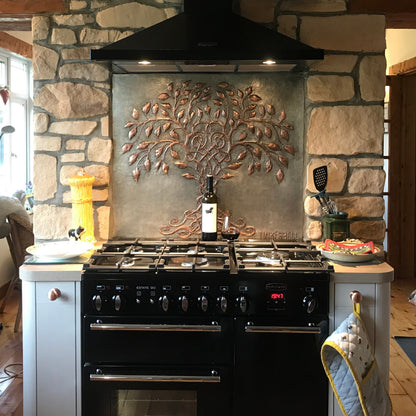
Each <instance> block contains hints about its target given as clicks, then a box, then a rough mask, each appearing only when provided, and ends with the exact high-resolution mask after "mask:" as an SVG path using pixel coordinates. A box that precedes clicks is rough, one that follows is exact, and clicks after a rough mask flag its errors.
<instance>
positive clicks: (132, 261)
mask: <svg viewBox="0 0 416 416" xmlns="http://www.w3.org/2000/svg"><path fill="white" fill-rule="evenodd" d="M153 263H154V260H153V258H152V257H123V258H122V259H121V260H120V261H119V262H118V263H117V265H120V266H121V267H143V266H149V265H150V264H153Z"/></svg>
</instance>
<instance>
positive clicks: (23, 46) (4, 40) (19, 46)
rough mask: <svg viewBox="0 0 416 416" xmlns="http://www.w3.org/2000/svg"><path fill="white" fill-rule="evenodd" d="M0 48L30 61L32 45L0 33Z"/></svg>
mask: <svg viewBox="0 0 416 416" xmlns="http://www.w3.org/2000/svg"><path fill="white" fill-rule="evenodd" d="M0 47H1V48H4V49H7V50H8V51H11V52H14V53H17V54H18V55H22V56H25V57H26V58H29V59H32V45H29V44H28V43H26V42H24V41H23V40H20V39H17V38H15V37H14V36H10V35H9V34H8V33H4V32H0Z"/></svg>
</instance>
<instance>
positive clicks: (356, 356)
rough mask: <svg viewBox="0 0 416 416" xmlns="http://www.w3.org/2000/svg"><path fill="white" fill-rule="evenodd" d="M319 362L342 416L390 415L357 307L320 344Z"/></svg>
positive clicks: (387, 397)
mask: <svg viewBox="0 0 416 416" xmlns="http://www.w3.org/2000/svg"><path fill="white" fill-rule="evenodd" d="M321 359H322V364H323V366H324V369H325V372H326V375H327V376H328V378H329V381H330V383H331V386H332V388H333V390H334V393H335V396H336V398H337V400H338V403H339V406H340V408H341V410H342V412H343V414H344V415H345V416H363V415H364V416H391V414H392V407H391V402H390V398H389V395H388V393H387V391H386V389H385V387H384V384H383V382H382V380H381V377H380V373H379V370H378V367H377V363H376V360H375V357H374V353H373V351H372V348H371V345H370V342H369V338H368V335H367V332H366V330H365V327H364V323H363V321H362V320H361V317H360V315H359V304H358V305H357V304H354V312H353V313H351V314H350V315H349V316H348V317H347V318H346V319H345V320H344V321H343V322H342V323H341V325H340V326H339V327H338V328H337V329H336V330H335V331H334V332H333V333H332V334H331V335H330V336H329V337H328V338H327V339H326V341H325V342H324V343H323V345H322V349H321Z"/></svg>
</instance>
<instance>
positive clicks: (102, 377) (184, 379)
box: [90, 374, 221, 383]
mask: <svg viewBox="0 0 416 416" xmlns="http://www.w3.org/2000/svg"><path fill="white" fill-rule="evenodd" d="M90 380H91V381H122V382H126V381H133V382H146V383H149V382H155V383H220V382H221V377H219V376H175V375H173V376H171V375H169V376H167V375H153V374H152V375H147V374H137V375H135V374H134V375H130V374H129V375H126V374H90Z"/></svg>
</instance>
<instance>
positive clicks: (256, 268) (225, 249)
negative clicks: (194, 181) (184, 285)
mask: <svg viewBox="0 0 416 416" xmlns="http://www.w3.org/2000/svg"><path fill="white" fill-rule="evenodd" d="M88 268H91V269H101V270H102V271H106V270H109V271H112V270H115V271H119V272H123V271H125V272H128V271H135V270H147V271H149V270H155V271H156V272H160V273H163V272H171V271H180V270H183V271H187V272H196V271H198V270H201V271H219V270H228V272H229V274H239V273H246V272H250V273H256V272H258V273H261V272H267V273H284V272H297V271H299V272H305V271H310V272H317V271H319V270H331V269H332V266H330V265H329V264H328V262H326V261H325V260H324V259H322V258H321V255H320V252H319V251H317V250H316V249H315V248H314V247H313V246H311V245H310V244H308V243H302V242H293V243H292V242H276V241H235V242H228V243H227V242H224V241H202V242H201V241H198V240H192V241H191V240H188V241H175V240H168V241H155V240H140V239H136V240H132V241H128V240H119V241H115V242H109V243H106V244H104V246H103V249H102V250H99V251H98V252H97V253H95V254H94V255H93V256H92V257H91V259H90V261H89V262H88V263H86V264H85V265H84V269H85V270H87V269H88Z"/></svg>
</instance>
